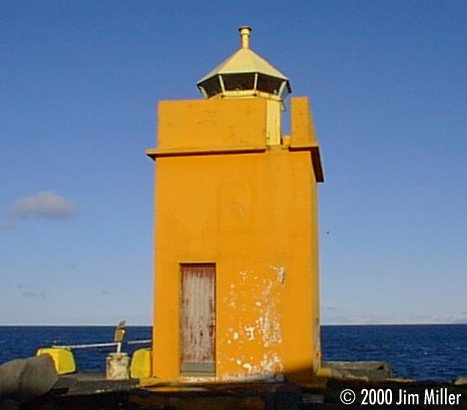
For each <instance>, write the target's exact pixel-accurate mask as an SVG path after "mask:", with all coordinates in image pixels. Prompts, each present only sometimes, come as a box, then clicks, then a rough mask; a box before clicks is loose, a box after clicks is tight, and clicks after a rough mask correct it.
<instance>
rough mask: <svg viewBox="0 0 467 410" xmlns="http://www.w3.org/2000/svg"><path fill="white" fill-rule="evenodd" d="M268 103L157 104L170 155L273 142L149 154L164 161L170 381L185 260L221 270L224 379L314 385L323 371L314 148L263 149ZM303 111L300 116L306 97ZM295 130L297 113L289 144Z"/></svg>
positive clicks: (161, 206) (159, 345) (158, 356)
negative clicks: (283, 379) (281, 378)
mask: <svg viewBox="0 0 467 410" xmlns="http://www.w3.org/2000/svg"><path fill="white" fill-rule="evenodd" d="M265 107H266V106H265V100H263V99H259V98H258V99H248V100H200V101H177V102H162V103H160V106H159V136H158V137H159V148H160V149H161V150H164V149H165V150H167V149H175V150H177V149H178V150H180V151H183V149H185V148H189V149H193V148H197V147H199V148H200V150H201V149H202V148H209V147H213V146H215V145H216V144H218V146H221V145H223V146H232V147H238V146H241V145H242V144H243V146H258V145H263V146H264V152H250V153H246V152H245V153H224V154H209V155H199V156H193V155H185V156H178V155H175V156H170V157H163V156H162V157H157V156H158V154H157V150H151V151H148V153H149V155H153V156H155V157H156V173H155V179H156V189H155V304H154V308H155V312H154V315H155V316H154V363H153V369H154V375H155V376H156V377H158V378H160V379H161V380H177V379H178V378H179V355H180V354H179V339H180V334H179V311H180V297H179V289H180V263H194V262H211V263H216V315H217V323H216V362H217V364H216V375H217V378H218V379H235V378H243V377H250V376H258V375H262V376H268V375H273V374H284V373H285V374H286V375H287V376H288V377H289V378H291V379H295V380H309V379H310V377H311V375H312V369H313V368H315V371H316V370H317V366H319V355H320V352H319V289H318V288H319V286H318V235H317V194H316V181H315V176H314V171H313V169H314V168H313V166H312V162H311V156H310V152H309V151H306V150H305V151H291V150H289V148H288V147H286V146H277V147H272V148H269V149H266V146H265V131H264V130H265V128H266V127H265V122H266V109H265ZM294 107H295V110H296V112H297V113H299V114H300V116H303V115H302V114H303V111H304V110H307V109H308V102H307V100H306V99H303V98H302V99H297V100H295V102H294V103H293V105H292V110H293V109H294ZM245 118H247V119H248V121H246V120H245ZM214 119H215V121H214ZM309 121H310V123H309V125H308V126H307V127H306V130H307V131H306V132H307V133H308V138H309V139H308V143H310V142H312V140H311V138H312V137H313V136H312V133H311V131H309V130H310V129H312V123H311V120H309ZM175 123H176V125H175ZM293 124H294V112H293V111H292V136H291V137H292V144H293V139H294V135H293V131H294V125H293ZM295 124H297V118H295ZM304 135H305V134H304V132H303V131H301V132H300V137H298V134H297V139H300V141H299V142H300V144H304V143H306V142H307V141H306V137H304ZM195 136H196V138H195ZM197 139H199V140H197ZM304 139H305V141H304ZM198 142H199V143H198ZM197 143H198V145H196V144H197ZM181 154H182V152H181Z"/></svg>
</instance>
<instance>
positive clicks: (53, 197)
mask: <svg viewBox="0 0 467 410" xmlns="http://www.w3.org/2000/svg"><path fill="white" fill-rule="evenodd" d="M77 211H78V208H77V207H76V205H75V204H73V203H72V202H70V201H68V200H67V199H65V198H64V197H63V196H61V195H59V194H57V193H55V192H54V191H43V192H39V193H37V194H35V195H32V196H29V197H25V198H21V199H19V200H18V201H16V202H15V203H14V204H13V205H12V206H11V210H10V218H13V219H21V218H26V217H29V216H33V217H39V218H47V219H58V218H68V217H70V216H73V215H74V214H75V213H76V212H77Z"/></svg>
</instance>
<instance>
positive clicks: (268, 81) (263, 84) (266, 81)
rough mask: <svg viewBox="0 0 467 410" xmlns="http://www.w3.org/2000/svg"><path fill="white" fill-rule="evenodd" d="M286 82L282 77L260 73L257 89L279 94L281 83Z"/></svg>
mask: <svg viewBox="0 0 467 410" xmlns="http://www.w3.org/2000/svg"><path fill="white" fill-rule="evenodd" d="M283 82H284V80H283V79H282V78H277V77H272V76H270V75H266V74H262V73H259V74H258V83H257V85H256V89H257V90H258V91H264V92H266V93H269V94H275V95H279V91H280V89H281V85H282V83H283Z"/></svg>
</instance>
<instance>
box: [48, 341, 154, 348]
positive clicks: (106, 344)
mask: <svg viewBox="0 0 467 410" xmlns="http://www.w3.org/2000/svg"><path fill="white" fill-rule="evenodd" d="M151 342H152V340H151V339H148V340H133V341H130V342H126V343H125V344H127V345H137V344H146V343H151ZM119 344H120V345H121V343H120V342H110V343H89V344H82V345H60V346H59V345H55V346H52V348H54V349H91V348H93V347H111V346H117V345H119Z"/></svg>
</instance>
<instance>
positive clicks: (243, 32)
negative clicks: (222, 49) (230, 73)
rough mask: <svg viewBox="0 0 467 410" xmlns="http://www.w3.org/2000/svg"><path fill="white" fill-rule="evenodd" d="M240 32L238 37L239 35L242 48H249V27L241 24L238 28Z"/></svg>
mask: <svg viewBox="0 0 467 410" xmlns="http://www.w3.org/2000/svg"><path fill="white" fill-rule="evenodd" d="M238 31H239V32H240V37H241V39H242V40H241V47H242V48H250V33H251V27H248V26H242V27H240V28H239V29H238Z"/></svg>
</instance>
